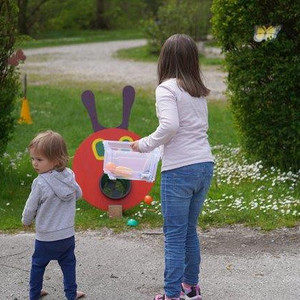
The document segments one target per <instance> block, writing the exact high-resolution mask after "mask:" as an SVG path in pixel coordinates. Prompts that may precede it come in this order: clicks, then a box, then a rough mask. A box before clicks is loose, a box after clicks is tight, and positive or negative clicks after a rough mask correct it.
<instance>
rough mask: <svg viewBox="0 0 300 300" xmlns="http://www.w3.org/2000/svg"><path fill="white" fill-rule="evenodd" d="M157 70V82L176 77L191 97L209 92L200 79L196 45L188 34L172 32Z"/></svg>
mask: <svg viewBox="0 0 300 300" xmlns="http://www.w3.org/2000/svg"><path fill="white" fill-rule="evenodd" d="M157 72H158V82H159V84H160V83H162V82H163V81H165V80H167V79H170V78H176V80H177V83H178V85H179V86H180V87H181V88H183V89H184V90H185V91H186V92H188V93H189V94H190V95H191V96H193V97H205V96H207V95H208V94H209V92H210V90H209V89H208V88H207V87H206V86H205V85H204V83H203V82H202V79H201V72H200V67H199V53H198V48H197V45H196V43H195V42H194V40H193V39H192V38H191V37H190V36H188V35H185V34H174V35H172V36H171V37H169V38H168V39H167V40H166V42H165V43H164V45H163V46H162V48H161V51H160V55H159V59H158V67H157Z"/></svg>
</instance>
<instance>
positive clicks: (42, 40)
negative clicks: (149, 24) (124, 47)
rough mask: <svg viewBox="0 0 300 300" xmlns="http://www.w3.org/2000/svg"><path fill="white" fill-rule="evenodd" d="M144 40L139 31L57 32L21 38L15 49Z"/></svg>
mask: <svg viewBox="0 0 300 300" xmlns="http://www.w3.org/2000/svg"><path fill="white" fill-rule="evenodd" d="M142 38H144V36H143V33H142V31H141V30H134V31H133V30H126V29H122V30H85V31H82V30H81V31H74V30H73V31H67V30H66V31H57V32H48V33H43V34H39V35H36V36H33V37H21V38H20V39H19V41H18V44H17V45H16V48H22V49H27V48H40V47H49V46H61V45H72V44H82V43H94V42H105V41H119V40H133V39H142Z"/></svg>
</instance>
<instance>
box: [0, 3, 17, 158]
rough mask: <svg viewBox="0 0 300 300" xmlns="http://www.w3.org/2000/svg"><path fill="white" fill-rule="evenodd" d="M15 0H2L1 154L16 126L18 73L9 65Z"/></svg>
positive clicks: (15, 7) (15, 25) (15, 23)
mask: <svg viewBox="0 0 300 300" xmlns="http://www.w3.org/2000/svg"><path fill="white" fill-rule="evenodd" d="M15 2H16V1H14V0H3V1H1V2H0V32H1V34H0V45H1V47H0V128H1V130H0V156H2V155H3V153H4V152H5V149H6V146H7V143H8V141H9V139H10V138H11V134H12V132H13V128H14V118H13V115H12V113H13V110H14V104H15V99H16V96H17V94H18V91H19V83H18V74H17V73H16V72H15V68H14V67H12V66H10V65H8V63H7V61H8V58H9V57H10V56H11V55H12V53H13V45H14V42H15V34H16V28H17V13H18V9H17V6H16V3H15Z"/></svg>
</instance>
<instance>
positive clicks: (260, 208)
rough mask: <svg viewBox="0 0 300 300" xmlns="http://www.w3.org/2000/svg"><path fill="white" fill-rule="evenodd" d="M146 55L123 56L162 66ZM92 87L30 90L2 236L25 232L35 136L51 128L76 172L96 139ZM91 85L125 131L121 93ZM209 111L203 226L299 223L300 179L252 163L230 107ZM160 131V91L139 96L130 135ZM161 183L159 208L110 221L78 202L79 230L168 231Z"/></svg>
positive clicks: (4, 186) (80, 36)
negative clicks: (88, 97)
mask: <svg viewBox="0 0 300 300" xmlns="http://www.w3.org/2000/svg"><path fill="white" fill-rule="evenodd" d="M40 38H42V39H40ZM135 38H143V36H142V34H141V32H138V31H137V32H132V31H124V30H122V31H115V32H111V31H109V32H106V31H86V32H79V33H78V32H58V33H51V34H47V36H43V37H37V39H35V40H31V41H27V42H23V43H21V44H19V45H18V46H20V47H22V48H28V47H31V48H32V47H45V46H51V45H66V44H75V43H87V42H96V41H106V40H121V39H135ZM145 49H146V48H145V47H139V48H133V49H127V50H126V51H120V52H119V53H118V56H119V57H123V58H124V59H128V58H129V59H136V60H143V61H156V60H157V57H156V56H151V57H149V55H148V54H147V53H146V51H145ZM200 59H201V64H203V65H205V64H206V65H212V64H221V61H220V60H215V59H214V60H206V59H205V58H200ZM88 85H89V84H86V83H84V84H76V86H75V87H74V84H67V83H66V82H64V81H62V82H61V83H60V85H55V86H46V85H45V86H30V87H29V88H28V99H29V103H30V112H31V116H32V119H33V124H31V125H25V124H23V125H20V124H16V128H15V132H14V135H13V138H12V140H11V141H10V143H9V144H8V147H7V151H6V153H5V154H4V156H3V157H2V158H1V159H0V230H3V231H8V232H9V231H16V230H20V229H21V228H22V226H21V222H20V219H21V214H22V210H23V207H24V204H25V201H26V199H27V197H28V195H29V192H30V187H31V183H32V180H33V178H35V177H36V174H35V172H34V171H33V170H32V167H31V163H30V159H29V156H28V154H27V151H26V148H27V145H28V143H29V141H30V140H31V139H32V138H33V137H34V136H35V134H36V133H37V132H39V131H42V130H46V129H52V130H54V131H58V132H60V133H61V134H62V135H63V136H64V138H65V139H66V142H67V145H68V149H69V154H70V157H71V159H70V164H69V166H70V167H71V166H72V157H73V156H74V153H75V151H76V149H77V148H78V147H79V145H80V144H81V142H82V141H83V140H84V139H85V138H86V137H87V136H89V135H90V134H92V133H93V130H92V126H91V124H90V120H89V117H88V114H87V112H86V110H85V108H84V106H83V104H82V102H81V101H80V95H81V93H82V91H83V90H84V89H85V88H86V87H87V86H88ZM90 86H92V88H91V89H92V90H93V92H94V94H95V96H96V107H97V112H98V118H99V120H100V122H101V124H102V125H104V126H105V127H116V126H118V125H119V124H120V121H121V117H122V101H121V92H122V91H121V90H120V91H118V89H117V88H115V87H109V86H107V87H104V88H103V89H102V90H101V91H99V88H98V87H97V85H96V84H92V83H90ZM83 87H85V88H83ZM99 99H101V101H99ZM97 100H98V101H97ZM20 108H21V102H19V103H18V105H17V106H16V111H15V112H14V113H15V118H16V120H17V119H18V118H19V114H20ZM145 108H146V109H145ZM209 112H210V114H209V123H210V129H209V137H210V143H211V145H212V149H213V154H214V155H215V174H214V179H213V182H212V186H211V189H210V191H209V193H208V196H207V201H206V202H205V205H204V208H203V214H202V217H201V218H200V219H199V224H200V225H201V226H202V227H208V226H224V225H226V224H236V223H241V224H245V225H247V226H255V227H260V228H262V229H265V230H270V229H274V228H278V227H284V226H286V227H292V226H295V225H296V224H299V221H300V184H299V182H300V172H298V173H296V174H295V173H292V172H281V171H280V170H278V169H276V168H266V167H265V166H263V164H262V163H261V162H253V161H252V162H250V161H248V160H247V159H246V157H245V155H244V154H243V153H242V151H241V149H240V148H239V142H238V137H237V134H236V131H235V129H234V126H233V121H232V116H231V113H230V110H229V108H228V105H227V103H226V102H221V101H210V102H209ZM156 126H157V119H156V115H155V105H154V99H153V91H152V92H150V91H146V90H137V91H136V100H135V103H134V105H133V108H132V112H131V117H130V122H129V128H128V129H129V130H130V131H133V132H135V133H137V134H138V135H140V136H145V135H148V134H149V133H151V132H152V131H153V130H154V129H155V128H156ZM159 181H160V174H159V172H158V175H157V180H156V183H155V184H154V186H153V188H152V190H151V193H150V194H151V195H152V197H153V199H154V201H153V203H152V205H146V204H144V203H143V202H142V203H140V205H137V206H136V207H134V208H132V209H130V210H127V211H125V212H124V214H123V216H124V217H123V218H121V219H110V218H109V217H108V216H107V213H106V212H105V211H100V210H98V209H96V208H94V207H92V206H91V205H89V204H88V203H87V202H85V201H84V200H79V201H78V204H77V213H76V227H77V229H97V228H101V227H110V228H113V229H114V230H116V231H120V230H126V228H127V226H126V221H127V219H129V218H134V219H136V220H138V222H139V225H138V228H143V227H156V226H161V225H162V216H161V207H160V195H159Z"/></svg>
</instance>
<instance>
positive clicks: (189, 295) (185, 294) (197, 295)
mask: <svg viewBox="0 0 300 300" xmlns="http://www.w3.org/2000/svg"><path fill="white" fill-rule="evenodd" d="M180 300H202V296H201V291H200V287H199V285H198V284H197V285H195V286H192V287H191V288H190V289H188V290H185V289H184V288H183V286H182V285H181V293H180Z"/></svg>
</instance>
